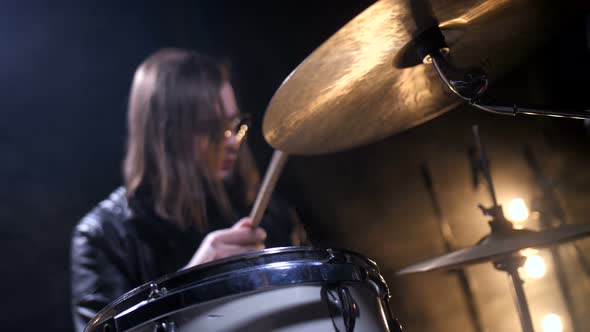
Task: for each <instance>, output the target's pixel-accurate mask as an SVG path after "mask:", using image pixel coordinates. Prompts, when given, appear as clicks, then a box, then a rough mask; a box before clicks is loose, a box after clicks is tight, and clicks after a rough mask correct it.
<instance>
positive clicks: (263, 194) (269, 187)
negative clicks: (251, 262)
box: [250, 150, 289, 228]
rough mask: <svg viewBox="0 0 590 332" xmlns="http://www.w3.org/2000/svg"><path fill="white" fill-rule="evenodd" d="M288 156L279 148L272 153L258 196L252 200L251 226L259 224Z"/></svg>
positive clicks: (254, 226)
mask: <svg viewBox="0 0 590 332" xmlns="http://www.w3.org/2000/svg"><path fill="white" fill-rule="evenodd" d="M288 156H289V154H287V153H286V152H283V151H280V150H275V152H274V153H273V155H272V159H271V160H270V165H269V166H268V170H267V171H266V175H264V180H262V186H261V187H260V191H259V192H258V196H256V201H254V206H253V207H252V212H251V213H250V218H251V219H252V228H256V227H258V225H259V224H260V221H261V220H262V215H263V214H264V211H265V210H266V206H267V205H268V201H269V200H270V196H271V195H272V192H273V190H274V188H275V185H276V184H277V180H278V178H279V175H280V174H281V171H282V170H283V166H285V162H286V161H287V157H288Z"/></svg>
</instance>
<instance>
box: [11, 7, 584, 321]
mask: <svg viewBox="0 0 590 332" xmlns="http://www.w3.org/2000/svg"><path fill="white" fill-rule="evenodd" d="M372 3H373V1H368V0H329V1H328V0H322V1H312V0H308V1H256V2H244V1H228V0H220V1H188V0H186V1H181V0H173V1H154V0H149V1H112V0H109V1H79V2H74V1H72V2H65V1H51V2H50V1H46V2H42V1H37V2H35V1H19V2H17V1H11V2H9V1H3V2H0V41H1V42H2V46H1V48H0V110H1V113H0V114H1V115H2V116H1V117H0V149H1V150H0V151H2V153H1V154H0V179H2V182H1V183H2V187H1V188H2V190H0V245H1V246H0V252H1V253H2V254H1V256H0V257H1V264H0V266H1V268H0V275H1V276H2V279H1V280H0V281H1V282H0V294H2V298H3V299H2V301H0V303H1V304H0V321H1V326H0V329H2V330H5V331H34V330H48V331H68V330H71V319H70V308H69V258H68V256H69V241H70V232H71V230H72V227H73V226H74V225H75V223H76V222H77V221H78V220H79V219H80V218H81V217H82V216H83V215H84V214H85V213H86V212H87V211H88V210H89V209H90V208H92V207H93V206H94V205H95V204H96V203H97V202H98V201H100V200H102V199H103V198H104V197H105V196H106V195H107V194H108V193H109V192H110V191H112V190H113V189H114V188H115V187H117V186H119V185H120V184H121V174H120V163H121V159H122V157H123V153H124V139H125V112H126V104H127V93H128V89H129V86H130V83H131V78H132V75H133V72H134V70H135V68H136V66H137V65H138V64H139V63H140V62H141V61H142V60H143V59H144V58H145V57H146V56H147V55H149V54H150V53H151V52H153V51H155V50H157V49H158V48H161V47H165V46H180V47H189V48H193V49H196V50H199V51H202V52H204V53H208V54H211V55H214V56H216V57H218V58H220V59H225V60H227V61H229V62H230V63H231V64H232V68H233V75H234V83H235V86H236V90H237V93H238V99H239V101H240V104H241V107H242V111H244V112H249V113H252V114H254V120H255V121H254V123H255V127H254V132H253V134H252V135H251V136H250V138H249V140H250V143H251V145H252V146H253V148H254V152H255V156H256V158H257V161H258V163H259V165H260V168H261V170H263V169H264V167H265V165H266V163H267V160H268V157H269V156H270V153H271V151H272V150H271V149H270V148H269V147H268V146H267V145H266V144H265V142H264V140H263V138H262V134H261V128H260V127H261V121H262V116H263V112H264V109H265V106H266V104H267V103H268V101H269V100H270V97H271V96H272V94H273V92H274V91H275V90H276V89H277V88H278V86H279V85H280V83H281V81H282V80H283V79H284V78H285V77H286V76H287V75H288V74H289V72H290V71H291V70H293V69H294V68H295V67H296V65H297V64H299V63H300V62H301V61H302V60H303V59H304V58H305V57H306V56H307V55H308V54H309V53H310V52H312V51H313V50H314V49H315V48H316V47H317V46H319V45H320V44H321V42H322V41H324V40H325V39H326V38H328V37H329V36H330V35H331V34H333V33H334V32H336V31H337V30H338V29H339V28H340V27H341V26H342V25H343V24H345V23H346V22H348V21H349V20H350V19H352V18H353V17H354V16H356V15H357V14H358V13H360V12H361V11H362V10H363V9H365V8H366V7H368V6H369V5H370V4H372ZM572 24H573V25H575V31H576V34H575V38H573V37H572V40H574V39H575V40H576V43H575V46H574V44H572V43H571V42H570V41H569V40H568V39H567V37H563V36H562V39H560V40H557V41H554V42H553V44H552V45H551V46H549V47H547V48H546V49H545V50H544V51H543V52H544V54H545V55H546V57H545V58H543V59H542V60H540V61H537V62H536V67H532V69H531V68H529V69H528V70H524V71H521V72H517V73H516V74H514V75H515V76H513V77H522V75H536V77H537V78H538V79H539V80H543V82H546V83H545V84H544V85H543V86H544V88H545V90H542V91H548V90H550V89H556V90H558V91H559V93H556V94H555V95H541V96H538V99H539V100H541V101H543V102H547V103H550V104H554V105H555V104H560V103H561V102H565V103H566V104H568V106H573V107H577V106H580V105H586V106H588V105H589V103H588V98H587V96H586V95H585V94H587V93H588V86H589V85H588V79H587V77H588V75H586V74H587V73H588V72H589V71H588V67H587V66H588V65H587V62H588V61H587V59H588V48H587V45H588V43H587V39H586V32H585V31H586V25H585V24H586V23H585V21H584V20H580V21H576V22H572ZM564 38H565V40H564ZM564 49H565V50H567V51H566V52H565V53H564V52H562V51H563V50H564ZM564 54H565V55H564ZM552 57H554V58H555V59H557V60H555V62H554V61H553V60H552ZM584 59H585V60H586V61H584ZM552 63H557V64H558V65H560V66H557V67H555V68H553V67H550V66H549V65H551V64H552ZM556 68H557V69H556ZM545 70H547V71H546V72H545ZM572 71H575V73H576V74H571V73H572ZM540 72H541V73H542V74H540ZM570 74H571V75H570ZM519 75H520V76H519ZM547 77H551V78H553V79H552V80H549V79H547ZM572 77H575V78H579V79H582V81H581V82H582V83H579V84H572V83H570V82H569V81H568V80H569V79H571V78H572ZM523 82H524V84H525V85H526V82H527V81H526V80H524V81H520V83H515V84H513V85H511V86H509V87H508V88H506V90H509V89H511V88H516V89H518V88H522V87H523V85H522V83H523ZM529 90H530V91H529V93H530V94H533V95H534V94H535V91H537V90H535V89H534V88H530V89H529ZM497 91H500V90H497ZM531 91H532V92H531ZM552 91H553V90H552ZM500 95H501V93H500ZM508 95H510V94H508ZM537 95H539V93H537ZM563 95H565V96H575V97H573V98H569V97H565V98H562V96H563ZM511 96H514V95H511ZM507 99H508V100H513V99H510V98H507ZM462 112H464V113H465V114H472V113H467V111H462ZM457 114H463V113H457ZM453 116H454V117H451V118H443V120H441V121H445V119H447V120H448V121H450V122H451V123H452V122H453V121H456V119H457V118H456V115H453ZM469 116H471V115H469ZM490 119H495V118H494V117H493V116H491V115H490V116H481V117H475V118H471V117H468V118H467V120H465V121H462V122H461V123H460V124H457V125H456V126H461V127H460V128H462V129H465V126H467V125H468V124H467V123H466V122H469V121H471V120H474V121H481V122H486V121H490V123H494V122H493V121H494V120H490ZM502 121H504V122H502ZM502 121H500V122H497V123H498V124H499V125H500V126H501V125H505V124H507V123H508V122H506V121H509V120H502ZM520 121H521V122H518V123H521V124H522V123H524V124H525V126H529V127H527V128H529V129H530V128H536V129H538V131H534V133H535V135H537V134H538V135H539V137H541V138H542V139H545V140H546V143H547V142H548V143H547V146H549V147H550V148H553V150H551V149H548V150H547V151H553V152H555V151H558V150H559V148H560V147H563V146H568V149H567V153H568V154H572V155H575V154H576V153H578V154H580V153H581V154H583V153H584V152H586V151H587V147H588V145H587V143H588V135H587V131H586V128H585V127H584V126H583V125H582V124H581V122H580V121H576V122H569V121H567V120H535V121H532V122H523V120H520ZM443 123H446V125H445V126H443V128H446V129H448V130H453V128H455V127H453V125H448V123H449V122H443ZM531 123H533V124H532V125H530V124H531ZM433 126H436V123H435V124H433ZM426 128H430V127H426ZM432 128H434V131H433V132H436V129H435V128H436V127H432ZM487 128H489V131H488V132H491V131H492V130H491V128H494V127H493V125H490V126H488V127H487ZM511 128H512V129H513V130H515V131H517V130H518V129H517V128H514V127H511ZM424 130H426V129H424ZM423 132H424V131H423ZM439 134H440V132H439ZM408 135H409V136H412V135H417V134H412V133H410V134H408ZM497 135H499V136H501V132H500V133H498V134H497ZM418 136H419V135H418ZM467 136H468V135H467ZM434 137H437V136H436V135H435V136H434ZM430 139H432V137H431V138H430ZM467 140H468V138H467ZM412 142H414V143H416V142H419V139H415V140H414V141H412ZM504 143H505V142H504ZM576 143H577V144H578V145H577V146H576ZM416 144H417V145H419V143H416ZM404 148H406V149H407V147H399V149H400V150H401V149H404ZM378 150H379V149H376V150H374V151H373V152H372V153H376V152H375V151H378ZM381 151H382V150H381ZM364 152H365V153H366V152H367V150H364ZM362 153H363V152H361V155H362ZM350 156H351V155H346V154H345V155H344V157H342V159H341V160H346V158H349V157H350ZM353 156H354V154H353ZM332 157H333V156H332ZM328 158H329V157H328ZM333 158H335V159H337V160H338V157H333ZM441 158H442V157H441ZM321 162H322V159H321V158H319V159H317V160H311V159H306V158H302V159H298V160H296V162H295V163H294V164H293V165H302V163H303V164H305V163H307V165H311V166H313V165H316V166H317V163H321ZM577 162H578V163H577V164H576V165H575V166H574V167H575V170H576V171H577V172H579V173H585V170H586V169H587V166H588V163H587V162H588V161H587V160H586V159H581V160H578V161H577ZM327 164H328V165H330V162H329V161H328V162H327ZM293 165H291V166H292V167H293ZM316 169H321V167H316ZM328 170H329V169H328ZM559 170H560V171H561V172H564V171H563V167H562V168H559ZM287 171H288V172H289V171H290V170H289V169H288V170H287ZM347 172H348V173H347V174H348V175H350V174H353V173H354V172H355V170H354V169H351V170H348V171H347ZM345 173H346V172H345ZM345 175H346V174H345ZM309 176H310V177H311V178H313V175H309ZM295 181H296V178H289V179H287V180H285V179H284V180H283V182H282V186H281V187H279V190H282V191H284V193H285V195H286V196H288V197H289V198H291V199H292V200H293V201H294V202H296V203H299V206H300V207H301V208H300V211H299V212H300V214H301V215H302V216H303V217H304V219H305V220H306V223H311V222H312V221H313V220H314V218H315V219H318V218H319V217H318V216H319V215H321V213H317V212H314V211H317V210H318V208H317V207H315V208H309V206H310V202H309V200H307V201H306V199H304V198H303V197H301V195H300V194H301V190H303V189H301V188H299V186H297V185H296V184H294V183H293V182H295ZM572 181H573V180H572ZM308 187H309V186H308ZM584 189H585V188H584ZM308 190H310V189H308ZM583 192H584V193H585V194H587V191H583ZM305 207H308V208H307V209H306V208H305ZM306 218H307V219H306ZM323 225H324V226H325V227H319V226H312V227H310V228H311V229H313V230H315V232H314V236H315V237H316V239H319V240H320V241H319V242H321V239H322V238H323V237H327V233H328V232H329V227H327V226H326V225H327V224H323ZM339 231H340V232H344V230H339ZM326 242H327V243H342V241H341V242H338V241H333V240H332V241H330V240H329V239H328V240H327V241H326ZM367 242H370V241H367ZM354 249H359V250H361V251H367V252H374V251H375V250H378V249H375V248H373V249H371V248H369V247H368V246H364V245H362V244H358V245H356V247H355V248H354ZM421 258H425V257H421ZM409 260H410V259H409V258H408V259H405V260H402V261H403V262H404V263H408V262H409ZM399 264H401V263H399V261H398V262H396V263H395V265H396V267H399V266H397V265H399ZM390 272H391V271H390ZM398 300H400V299H399V298H398ZM404 310H405V311H404ZM404 310H401V313H402V315H405V316H404V317H405V318H407V320H408V321H409V322H410V325H411V322H412V320H421V319H422V320H425V319H427V318H425V317H418V315H417V314H415V315H412V314H411V313H410V309H408V307H406V309H404Z"/></svg>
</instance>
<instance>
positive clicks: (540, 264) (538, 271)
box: [524, 255, 545, 279]
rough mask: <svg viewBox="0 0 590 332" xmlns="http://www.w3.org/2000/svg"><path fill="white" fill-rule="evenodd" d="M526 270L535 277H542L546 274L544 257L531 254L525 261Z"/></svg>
mask: <svg viewBox="0 0 590 332" xmlns="http://www.w3.org/2000/svg"><path fill="white" fill-rule="evenodd" d="M524 270H525V271H526V273H527V274H528V275H529V276H531V277H533V278H535V279H538V278H541V277H542V276H544V275H545V261H544V260H543V257H541V256H538V255H533V256H529V257H527V259H526V262H524Z"/></svg>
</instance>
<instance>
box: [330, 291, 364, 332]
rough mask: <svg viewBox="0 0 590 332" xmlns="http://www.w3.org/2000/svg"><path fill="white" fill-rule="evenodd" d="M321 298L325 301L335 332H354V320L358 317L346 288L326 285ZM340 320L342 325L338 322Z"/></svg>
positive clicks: (355, 304) (353, 301)
mask: <svg viewBox="0 0 590 332" xmlns="http://www.w3.org/2000/svg"><path fill="white" fill-rule="evenodd" d="M322 297H323V298H324V299H325V300H326V301H327V304H328V310H329V312H330V317H331V318H332V323H333V324H334V328H335V330H336V331H338V332H340V331H342V332H351V331H354V325H355V323H356V319H357V318H358V317H359V315H360V311H359V308H358V304H357V303H356V301H355V300H354V298H353V297H352V294H351V293H350V290H348V288H347V287H346V286H341V285H326V286H324V287H323V289H322ZM338 318H341V319H342V323H340V320H339V319H338Z"/></svg>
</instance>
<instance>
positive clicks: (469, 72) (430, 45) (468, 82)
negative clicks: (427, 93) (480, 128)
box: [414, 27, 590, 119]
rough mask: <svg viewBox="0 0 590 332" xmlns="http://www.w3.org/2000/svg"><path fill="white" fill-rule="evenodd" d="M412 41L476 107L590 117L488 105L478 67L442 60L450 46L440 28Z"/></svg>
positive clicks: (581, 113)
mask: <svg viewBox="0 0 590 332" xmlns="http://www.w3.org/2000/svg"><path fill="white" fill-rule="evenodd" d="M414 43H415V46H416V52H417V53H418V56H419V57H420V59H423V62H424V63H432V65H433V66H434V68H435V69H436V71H437V73H438V75H439V76H440V78H441V80H442V81H443V82H444V83H445V84H446V85H447V87H448V88H449V89H451V91H453V92H454V93H455V94H456V95H457V96H459V97H461V98H462V99H464V100H466V101H467V102H468V103H469V104H470V105H471V106H473V107H475V108H477V109H479V110H482V111H486V112H491V113H495V114H503V115H516V114H528V115H544V116H552V117H564V118H571V119H590V110H577V111H569V110H566V111H562V110H546V109H544V110H542V109H534V108H523V107H518V106H516V105H512V106H499V105H488V104H487V103H486V102H484V101H483V100H482V98H483V97H484V95H485V92H486V90H487V88H488V85H489V80H488V77H487V75H486V74H485V72H484V71H483V70H482V69H481V68H478V67H468V68H456V67H454V66H453V65H451V64H450V63H449V62H448V61H447V60H446V59H445V54H448V53H449V52H450V49H449V47H448V46H447V44H446V42H445V38H444V35H443V34H442V32H441V30H440V28H439V27H433V28H431V29H428V30H426V31H425V32H422V33H421V34H420V35H418V36H417V37H416V38H415V39H414Z"/></svg>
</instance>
